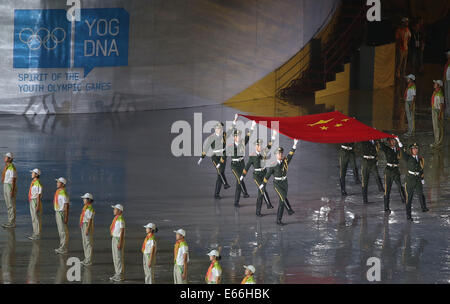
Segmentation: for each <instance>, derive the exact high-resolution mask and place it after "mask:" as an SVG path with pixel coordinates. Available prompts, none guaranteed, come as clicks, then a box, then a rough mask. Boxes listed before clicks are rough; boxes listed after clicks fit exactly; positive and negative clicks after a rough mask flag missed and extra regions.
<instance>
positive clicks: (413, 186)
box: [395, 137, 429, 221]
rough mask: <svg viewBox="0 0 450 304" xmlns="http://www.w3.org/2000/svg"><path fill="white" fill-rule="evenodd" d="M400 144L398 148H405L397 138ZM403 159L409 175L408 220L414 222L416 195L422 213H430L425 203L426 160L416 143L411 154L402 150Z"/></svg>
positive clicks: (407, 183)
mask: <svg viewBox="0 0 450 304" xmlns="http://www.w3.org/2000/svg"><path fill="white" fill-rule="evenodd" d="M395 139H396V140H397V142H398V146H399V147H400V148H403V145H402V143H401V142H400V139H399V138H398V137H396V138H395ZM400 151H401V152H400V153H401V155H402V158H403V159H404V160H405V161H406V165H407V169H408V174H407V175H406V184H405V189H406V218H407V219H408V220H409V221H412V220H413V218H412V216H411V205H412V200H413V197H414V194H417V196H418V197H419V201H420V207H421V208H422V212H428V211H429V209H428V208H427V205H426V203H425V196H424V195H423V185H424V184H425V180H424V173H423V169H424V166H425V160H424V158H423V157H422V156H420V155H419V146H418V145H417V144H416V143H414V144H412V145H411V146H410V147H409V153H408V152H406V148H405V149H401V150H400Z"/></svg>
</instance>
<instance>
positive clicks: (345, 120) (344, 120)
mask: <svg viewBox="0 0 450 304" xmlns="http://www.w3.org/2000/svg"><path fill="white" fill-rule="evenodd" d="M349 120H350V119H348V118H346V119H343V120H341V121H343V122H347V121H349Z"/></svg>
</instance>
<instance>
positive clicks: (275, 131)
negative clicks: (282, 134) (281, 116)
mask: <svg viewBox="0 0 450 304" xmlns="http://www.w3.org/2000/svg"><path fill="white" fill-rule="evenodd" d="M276 137H277V130H273V131H272V140H275V138H276Z"/></svg>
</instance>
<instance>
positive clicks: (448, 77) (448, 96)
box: [444, 51, 450, 117]
mask: <svg viewBox="0 0 450 304" xmlns="http://www.w3.org/2000/svg"><path fill="white" fill-rule="evenodd" d="M444 85H445V100H446V101H447V102H450V51H448V52H447V63H446V64H445V67H444ZM445 110H446V112H447V115H446V116H447V117H450V107H447V108H446V109H445Z"/></svg>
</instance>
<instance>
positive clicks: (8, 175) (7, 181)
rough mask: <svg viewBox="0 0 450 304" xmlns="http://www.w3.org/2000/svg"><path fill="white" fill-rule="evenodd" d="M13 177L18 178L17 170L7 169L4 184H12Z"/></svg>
mask: <svg viewBox="0 0 450 304" xmlns="http://www.w3.org/2000/svg"><path fill="white" fill-rule="evenodd" d="M13 178H17V171H16V170H13V169H8V170H6V172H5V181H4V184H12V182H13Z"/></svg>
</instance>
